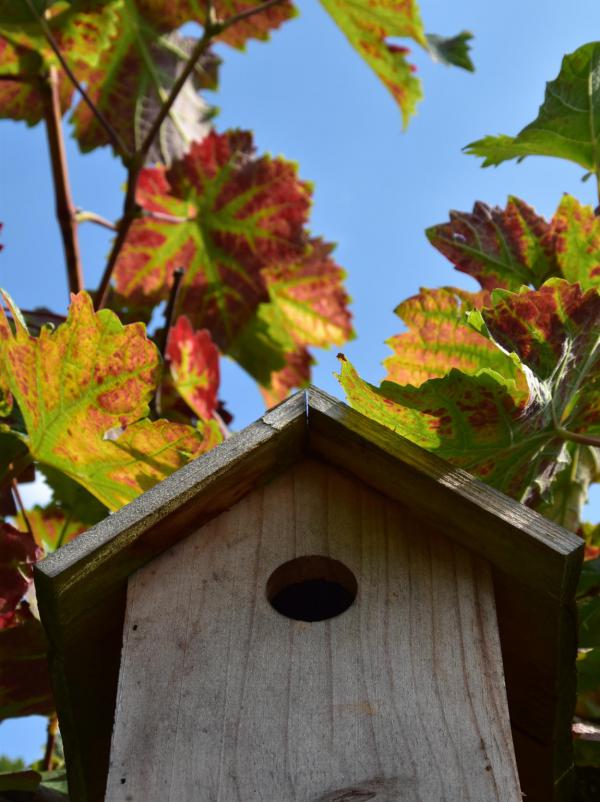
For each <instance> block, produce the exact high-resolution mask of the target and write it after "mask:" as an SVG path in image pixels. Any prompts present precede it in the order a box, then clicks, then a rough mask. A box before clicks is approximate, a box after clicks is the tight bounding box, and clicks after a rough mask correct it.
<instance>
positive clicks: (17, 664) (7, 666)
mask: <svg viewBox="0 0 600 802" xmlns="http://www.w3.org/2000/svg"><path fill="white" fill-rule="evenodd" d="M47 648H48V646H47V641H46V636H45V634H44V630H43V628H42V625H41V624H40V622H39V621H38V620H37V618H34V616H33V615H32V613H31V611H30V610H29V608H28V606H27V605H26V604H22V605H21V607H20V608H18V609H17V610H15V611H14V612H12V613H8V614H6V615H4V616H0V676H1V677H2V682H1V683H0V720H2V719H6V718H12V717H13V716H31V715H34V714H38V715H48V714H50V713H52V712H53V711H54V699H53V696H52V690H51V688H50V676H49V673H48V659H47V656H46V653H47Z"/></svg>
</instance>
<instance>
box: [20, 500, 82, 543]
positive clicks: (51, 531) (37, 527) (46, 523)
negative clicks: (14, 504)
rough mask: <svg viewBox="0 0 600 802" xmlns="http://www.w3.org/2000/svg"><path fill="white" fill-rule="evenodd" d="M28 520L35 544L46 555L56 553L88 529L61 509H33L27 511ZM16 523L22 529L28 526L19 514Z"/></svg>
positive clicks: (37, 507)
mask: <svg viewBox="0 0 600 802" xmlns="http://www.w3.org/2000/svg"><path fill="white" fill-rule="evenodd" d="M27 520H28V521H29V524H30V526H31V530H32V532H33V537H34V538H35V542H36V543H37V545H38V546H39V547H40V550H43V553H44V555H46V554H49V553H50V552H53V551H56V549H57V548H59V547H60V546H62V545H64V544H65V543H68V542H69V541H70V540H73V539H74V538H76V537H77V535H80V534H81V533H82V532H85V530H86V529H87V528H88V527H87V526H85V524H83V523H81V521H78V520H77V519H76V518H75V517H74V516H73V515H71V514H70V513H67V514H65V512H64V511H63V510H61V509H60V507H57V506H55V505H50V506H49V507H39V506H36V507H33V508H32V509H30V510H27ZM16 523H17V525H18V526H20V527H21V528H23V527H25V526H26V523H25V520H24V518H23V515H22V514H21V513H19V514H18V515H17V517H16Z"/></svg>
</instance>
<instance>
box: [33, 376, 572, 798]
mask: <svg viewBox="0 0 600 802" xmlns="http://www.w3.org/2000/svg"><path fill="white" fill-rule="evenodd" d="M581 559H582V541H581V540H580V539H579V538H577V537H576V536H575V535H574V534H571V533H569V532H567V531H565V530H563V529H561V528H560V527H558V526H556V525H554V524H552V523H551V522H549V521H547V520H545V519H544V518H542V517H540V516H539V515H537V514H536V513H535V512H532V511H531V510H530V509H527V508H525V507H524V506H522V505H520V504H518V503H516V502H514V501H512V500H511V499H509V498H507V497H505V496H503V495H502V494H500V493H498V492H496V491H494V490H492V489H490V488H488V487H486V486H484V485H482V484H481V483H480V482H478V481H476V480H475V479H474V478H473V477H472V476H470V475H469V474H467V473H465V472H464V471H462V470H458V469H456V468H454V467H452V466H450V465H449V464H447V463H446V462H444V461H442V460H440V459H438V458H437V457H436V456H434V455H432V454H430V453H428V452H425V451H423V450H422V449H420V448H419V447H417V446H415V445H414V444H412V443H410V442H408V441H407V440H405V439H403V438H401V437H399V436H397V435H395V434H393V433H392V432H390V431H389V430H387V429H384V428H383V427H381V426H379V425H378V424H376V423H373V422H372V421H370V420H368V419H366V418H365V417H363V416H362V415H360V414H358V413H357V412H355V411H353V410H351V409H349V408H348V407H347V406H345V405H344V404H342V403H339V402H338V401H336V400H335V399H333V398H331V397H329V396H327V395H325V394H324V393H322V392H320V391H318V390H313V389H311V390H308V391H307V392H302V393H299V394H297V395H296V396H294V397H293V398H291V399H290V400H288V401H286V402H284V403H283V404H281V405H279V406H278V407H276V408H275V409H273V410H271V411H270V412H268V413H267V414H265V415H264V416H263V418H262V419H261V420H259V421H258V422H257V423H255V424H253V425H252V426H250V427H248V428H247V429H245V430H244V431H243V432H241V433H239V434H236V435H234V436H233V437H231V438H230V439H228V440H227V441H225V442H224V443H223V444H222V445H220V446H219V447H218V448H216V449H214V450H213V451H211V452H210V453H208V454H206V455H204V456H202V457H200V458H199V459H197V460H196V461H194V462H192V463H190V464H189V465H187V466H186V467H184V468H182V469H181V470H179V471H177V473H175V474H173V475H172V476H171V477H169V478H168V479H166V480H165V481H163V482H161V483H160V484H159V485H157V486H156V487H154V488H152V489H151V490H149V491H148V492H146V493H144V495H142V496H141V497H140V498H138V499H137V500H136V501H134V502H133V503H132V504H129V505H128V506H126V507H124V508H123V509H121V510H120V511H119V512H117V513H115V514H113V515H111V516H109V517H108V518H107V519H106V520H104V521H102V522H101V523H100V524H98V525H97V526H95V527H94V528H93V529H90V530H89V531H88V532H86V533H85V534H83V535H82V536H81V537H79V538H77V539H76V540H74V541H73V542H71V543H69V544H68V545H66V546H64V547H62V548H61V549H59V550H58V551H57V552H56V553H55V554H53V555H51V556H50V557H48V558H46V559H45V560H44V561H43V562H42V563H41V564H39V565H38V566H37V568H36V586H37V591H38V598H39V605H40V610H41V615H42V620H43V622H44V625H45V627H46V629H47V632H48V636H49V640H50V644H51V666H52V674H53V682H54V688H55V694H56V700H57V705H58V713H59V718H60V726H61V731H62V734H63V740H64V747H65V751H66V755H67V761H68V767H69V771H70V785H71V793H72V798H73V800H75V801H76V802H102V800H106V802H217V801H220V802H357V801H360V802H364V801H366V800H374V802H441V801H442V800H446V802H463V801H464V802H467V801H470V802H519V800H521V799H522V794H523V796H524V798H525V799H526V800H527V802H550V801H551V800H564V799H568V798H569V794H570V787H571V768H572V754H571V750H570V721H571V716H572V712H573V704H574V689H575V667H574V658H575V647H576V640H575V639H576V632H575V613H574V601H573V599H574V593H575V587H576V583H577V579H578V574H579V570H580V565H581Z"/></svg>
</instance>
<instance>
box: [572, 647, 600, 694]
mask: <svg viewBox="0 0 600 802" xmlns="http://www.w3.org/2000/svg"><path fill="white" fill-rule="evenodd" d="M598 690H600V649H589V650H587V649H585V650H581V651H580V652H579V654H578V655H577V693H578V694H580V693H586V692H587V691H598Z"/></svg>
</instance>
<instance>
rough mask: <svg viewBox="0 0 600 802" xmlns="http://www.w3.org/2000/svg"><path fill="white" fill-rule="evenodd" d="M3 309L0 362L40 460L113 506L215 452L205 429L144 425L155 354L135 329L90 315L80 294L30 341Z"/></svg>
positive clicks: (213, 436) (105, 315) (104, 315)
mask: <svg viewBox="0 0 600 802" xmlns="http://www.w3.org/2000/svg"><path fill="white" fill-rule="evenodd" d="M7 300H8V299H7ZM9 305H10V307H11V311H12V312H13V319H14V320H15V332H14V333H13V331H12V329H11V327H10V325H9V323H8V321H7V318H6V316H5V314H4V312H3V311H1V310H0V356H1V358H2V361H3V364H4V369H5V374H6V376H7V377H8V383H9V387H10V390H11V392H12V393H13V395H14V397H15V400H16V402H17V404H18V405H19V408H20V410H21V413H22V415H23V419H24V422H25V426H26V429H27V436H26V438H24V439H25V440H26V443H27V445H28V447H29V450H30V452H31V454H32V456H33V457H34V458H35V459H37V460H38V461H39V462H41V463H42V464H45V465H48V466H50V467H52V468H56V469H58V470H59V471H62V472H63V473H64V474H66V475H67V476H69V477H71V478H72V479H74V480H75V481H76V482H79V483H80V484H81V485H83V486H84V487H85V488H86V489H87V490H89V491H90V492H91V493H92V494H93V495H95V496H96V498H98V499H99V500H100V501H101V502H102V503H103V504H104V505H105V506H107V507H108V508H109V509H117V508H118V507H120V506H121V505H122V504H125V503H127V502H129V501H131V500H132V499H134V498H135V497H136V496H138V495H139V494H140V493H141V492H143V491H144V490H147V489H148V488H149V487H151V486H152V485H153V484H156V482H158V481H160V480H161V479H163V478H165V477H166V476H168V475H169V474H170V473H172V472H173V471H174V470H176V469H177V468H179V467H181V466H182V465H184V464H185V463H186V462H187V461H188V460H189V459H191V458H193V457H195V456H198V455H199V454H200V453H202V452H204V451H206V450H207V449H208V448H211V447H212V446H213V445H215V443H216V441H217V438H218V434H217V430H216V429H215V428H214V427H211V426H210V425H206V426H205V427H203V428H202V430H200V429H194V428H192V427H191V426H185V425H182V424H174V423H173V424H172V423H169V422H168V421H162V420H159V421H154V422H152V421H149V420H147V419H145V416H146V415H147V414H148V401H149V400H150V398H151V396H152V394H153V393H154V389H155V385H156V382H157V379H158V368H159V355H158V351H157V349H156V346H155V345H154V344H153V343H152V342H151V341H150V340H149V339H148V338H147V337H146V334H145V329H144V326H143V325H142V324H141V323H134V324H131V325H128V326H123V325H122V324H121V322H120V321H119V319H118V318H117V316H116V315H115V314H114V313H113V312H111V311H109V310H102V311H101V312H98V313H96V312H94V310H93V307H92V302H91V299H90V298H89V296H88V295H87V294H86V293H79V294H78V295H74V296H73V297H72V304H71V308H70V310H69V315H68V317H67V320H66V322H65V323H64V324H62V325H60V326H58V328H57V329H56V330H55V331H49V330H48V329H47V328H42V330H41V331H40V335H39V337H37V338H34V337H32V336H31V335H30V334H29V332H28V331H27V329H26V327H25V324H24V322H23V321H22V319H20V316H19V314H18V312H17V310H16V309H15V307H14V305H12V302H10V301H9Z"/></svg>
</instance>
